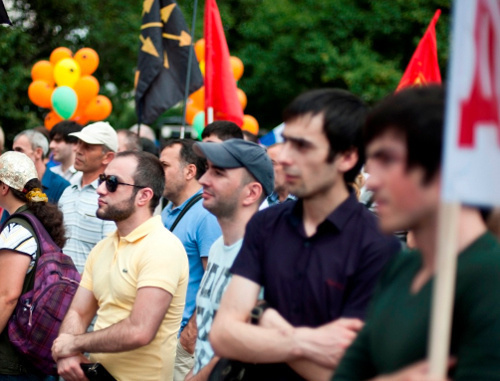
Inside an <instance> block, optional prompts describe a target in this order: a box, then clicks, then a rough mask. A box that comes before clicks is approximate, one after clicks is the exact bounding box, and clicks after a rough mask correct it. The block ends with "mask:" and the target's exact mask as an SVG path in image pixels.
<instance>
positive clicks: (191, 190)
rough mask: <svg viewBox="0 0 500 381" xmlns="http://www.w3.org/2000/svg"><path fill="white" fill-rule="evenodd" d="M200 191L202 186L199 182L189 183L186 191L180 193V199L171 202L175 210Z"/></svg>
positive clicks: (185, 188)
mask: <svg viewBox="0 0 500 381" xmlns="http://www.w3.org/2000/svg"><path fill="white" fill-rule="evenodd" d="M200 189H201V185H200V183H199V182H198V181H197V180H192V181H189V182H188V183H187V184H186V186H185V187H184V189H183V190H182V191H181V192H180V193H179V195H178V197H176V198H175V200H174V199H171V200H170V201H172V206H173V207H174V208H177V207H178V206H181V205H182V204H183V203H184V202H186V200H187V199H189V198H191V197H192V196H193V195H194V194H195V193H196V192H198V191H199V190H200Z"/></svg>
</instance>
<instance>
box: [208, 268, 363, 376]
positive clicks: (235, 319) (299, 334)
mask: <svg viewBox="0 0 500 381" xmlns="http://www.w3.org/2000/svg"><path fill="white" fill-rule="evenodd" d="M259 291H260V286H259V285H258V284H256V283H254V282H252V281H250V280H248V279H246V278H243V277H240V276H237V275H235V276H233V278H232V280H231V282H230V283H229V286H228V288H227V290H226V292H225V294H224V296H223V298H222V301H221V306H220V309H219V311H218V312H217V315H216V317H215V320H214V323H213V326H212V331H211V333H210V342H211V344H212V347H213V348H214V351H215V353H216V354H217V355H218V356H221V357H228V358H234V359H238V360H241V361H246V362H254V363H282V362H285V363H288V365H289V366H290V367H292V369H294V370H295V371H296V372H297V373H299V374H300V375H301V376H302V377H304V378H306V379H314V380H327V379H330V377H331V375H332V373H333V370H334V369H335V367H336V366H337V364H338V362H339V360H340V358H341V356H342V355H343V353H344V351H345V349H346V348H347V346H349V344H350V343H351V342H352V340H353V339H354V338H355V336H356V333H357V332H358V331H359V329H361V326H362V322H361V321H360V320H358V319H338V320H336V321H334V322H331V323H328V324H325V325H323V326H320V327H318V328H307V327H299V328H297V327H293V326H292V325H290V324H289V323H288V322H287V321H286V320H285V319H284V318H283V317H281V316H280V315H279V313H278V312H277V311H275V310H266V312H265V314H264V316H263V317H262V319H261V322H260V324H259V326H255V325H251V324H249V323H248V317H249V315H250V311H251V310H252V308H253V307H254V305H255V302H256V301H257V297H258V293H259Z"/></svg>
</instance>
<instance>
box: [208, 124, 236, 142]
mask: <svg viewBox="0 0 500 381" xmlns="http://www.w3.org/2000/svg"><path fill="white" fill-rule="evenodd" d="M210 135H215V136H217V137H218V138H219V139H220V140H228V139H243V132H242V131H241V128H239V127H238V125H237V124H236V123H233V122H229V121H227V120H217V121H215V122H212V123H210V124H207V126H206V127H205V128H204V129H203V132H202V133H201V138H202V139H205V138H208V137H209V136H210Z"/></svg>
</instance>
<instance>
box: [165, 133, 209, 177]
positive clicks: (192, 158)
mask: <svg viewBox="0 0 500 381" xmlns="http://www.w3.org/2000/svg"><path fill="white" fill-rule="evenodd" d="M194 143H195V141H194V140H191V139H170V140H167V142H166V143H165V146H164V147H163V149H162V151H163V150H164V149H165V148H167V147H172V146H174V145H176V144H179V145H180V146H181V150H180V153H179V155H180V159H181V160H182V161H183V162H184V163H185V164H194V165H195V166H196V176H195V177H196V180H199V179H200V177H201V176H203V174H204V173H205V172H206V170H207V159H205V158H203V157H200V156H198V155H197V154H196V153H195V152H194V150H193V145H194Z"/></svg>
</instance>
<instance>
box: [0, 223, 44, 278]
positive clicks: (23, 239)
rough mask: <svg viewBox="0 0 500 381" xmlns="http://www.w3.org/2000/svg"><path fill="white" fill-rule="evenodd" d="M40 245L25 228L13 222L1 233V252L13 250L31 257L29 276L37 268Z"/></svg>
mask: <svg viewBox="0 0 500 381" xmlns="http://www.w3.org/2000/svg"><path fill="white" fill-rule="evenodd" d="M37 248H38V245H37V243H36V239H35V237H33V234H31V233H30V231H29V230H28V229H26V228H25V227H24V226H22V225H20V224H18V223H15V222H11V223H9V224H8V225H7V226H5V227H4V229H3V230H2V232H1V233H0V250H13V251H16V252H19V253H21V254H26V255H29V256H30V257H31V262H30V265H29V267H28V271H27V272H26V274H28V273H29V272H30V271H31V270H32V269H33V266H35V259H36V251H37Z"/></svg>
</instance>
